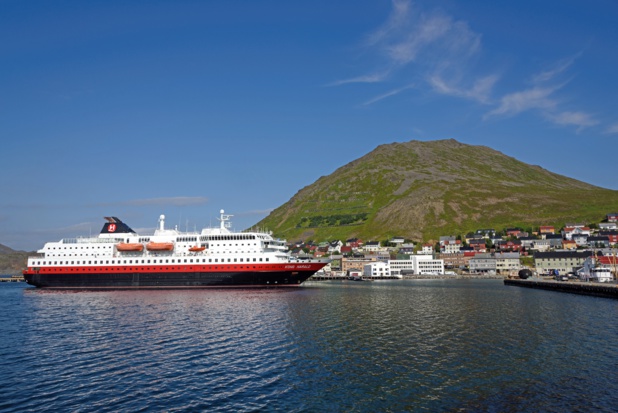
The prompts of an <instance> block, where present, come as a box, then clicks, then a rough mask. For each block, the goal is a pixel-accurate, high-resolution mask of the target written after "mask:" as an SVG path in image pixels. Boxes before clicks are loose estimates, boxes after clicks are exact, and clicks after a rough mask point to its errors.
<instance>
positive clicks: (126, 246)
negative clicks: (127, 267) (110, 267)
mask: <svg viewBox="0 0 618 413" xmlns="http://www.w3.org/2000/svg"><path fill="white" fill-rule="evenodd" d="M116 249H117V250H118V251H122V252H130V251H136V252H141V251H143V250H144V245H143V244H140V243H135V242H129V243H126V242H121V243H120V244H116Z"/></svg>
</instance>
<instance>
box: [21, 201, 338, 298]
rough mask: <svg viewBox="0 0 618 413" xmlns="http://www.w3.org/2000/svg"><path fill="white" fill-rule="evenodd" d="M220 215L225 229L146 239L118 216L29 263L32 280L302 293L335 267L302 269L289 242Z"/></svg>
mask: <svg viewBox="0 0 618 413" xmlns="http://www.w3.org/2000/svg"><path fill="white" fill-rule="evenodd" d="M231 217H232V215H226V214H225V212H224V211H223V210H221V212H220V218H219V220H220V225H219V227H217V228H204V229H203V230H202V231H201V232H181V231H178V229H166V228H165V216H164V215H161V216H160V217H159V226H158V228H157V229H156V230H155V232H154V234H152V235H140V234H137V233H136V232H135V231H133V230H132V229H131V228H130V227H129V226H128V225H126V224H125V223H124V222H122V221H121V220H120V219H118V218H116V217H105V219H106V221H107V222H106V223H105V225H104V226H103V229H102V230H101V233H100V234H99V235H98V236H97V237H92V238H90V237H89V238H71V239H62V240H60V241H57V242H48V243H46V244H45V246H44V247H43V248H42V249H40V250H39V251H37V253H38V255H37V256H34V257H29V258H28V267H27V269H26V270H24V277H25V279H26V281H27V282H28V283H29V284H31V285H34V286H37V287H46V288H88V289H92V288H200V287H202V288H203V287H271V286H272V287H274V286H298V285H300V284H301V283H303V282H304V281H305V280H306V279H307V278H309V277H310V276H311V275H312V274H314V273H315V272H316V271H318V270H320V269H321V268H322V267H324V266H325V265H326V264H327V263H328V260H313V261H303V262H296V261H295V260H293V259H292V258H291V256H290V254H289V253H288V251H287V247H286V244H285V241H283V240H280V239H275V238H273V236H272V234H270V233H266V232H260V231H256V232H233V231H231V230H230V229H229V228H230V218H231Z"/></svg>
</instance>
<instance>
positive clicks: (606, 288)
mask: <svg viewBox="0 0 618 413" xmlns="http://www.w3.org/2000/svg"><path fill="white" fill-rule="evenodd" d="M504 285H512V286H517V287H525V288H537V289H541V290H551V291H559V292H565V293H572V294H582V295H592V296H596V297H606V298H618V285H616V284H608V283H594V282H572V281H551V280H540V279H526V280H522V279H505V280H504Z"/></svg>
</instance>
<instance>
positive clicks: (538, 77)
mask: <svg viewBox="0 0 618 413" xmlns="http://www.w3.org/2000/svg"><path fill="white" fill-rule="evenodd" d="M581 55H582V52H579V53H577V54H575V55H573V56H571V57H567V58H566V59H562V60H559V61H557V62H555V63H554V64H553V65H552V67H551V68H550V69H548V70H546V71H543V72H541V73H537V74H535V75H533V76H532V82H533V83H537V84H538V83H544V82H547V81H550V80H553V79H554V78H555V77H556V76H558V75H559V74H561V73H563V72H564V71H565V70H567V69H568V68H569V67H571V65H573V63H574V62H575V60H576V59H577V58H579V57H580V56H581Z"/></svg>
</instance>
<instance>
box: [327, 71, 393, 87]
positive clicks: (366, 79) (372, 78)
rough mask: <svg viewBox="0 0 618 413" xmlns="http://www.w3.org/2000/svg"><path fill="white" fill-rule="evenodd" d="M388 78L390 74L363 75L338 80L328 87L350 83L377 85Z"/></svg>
mask: <svg viewBox="0 0 618 413" xmlns="http://www.w3.org/2000/svg"><path fill="white" fill-rule="evenodd" d="M387 77H388V72H380V73H372V74H368V75H362V76H357V77H352V78H350V79H343V80H336V81H334V82H332V83H329V84H327V85H326V86H340V85H345V84H348V83H377V82H381V81H383V80H384V79H386V78H387Z"/></svg>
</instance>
